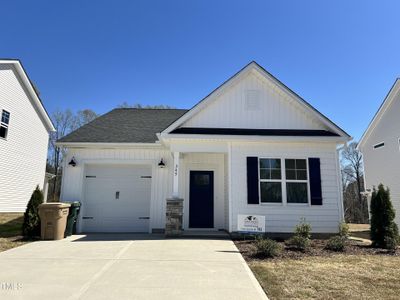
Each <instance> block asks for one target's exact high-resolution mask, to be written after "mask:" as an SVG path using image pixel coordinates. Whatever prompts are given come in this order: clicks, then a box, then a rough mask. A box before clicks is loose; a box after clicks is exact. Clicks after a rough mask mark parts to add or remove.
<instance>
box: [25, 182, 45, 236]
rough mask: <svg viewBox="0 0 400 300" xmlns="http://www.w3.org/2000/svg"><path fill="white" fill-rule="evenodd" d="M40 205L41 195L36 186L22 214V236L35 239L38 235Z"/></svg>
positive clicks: (41, 201)
mask: <svg viewBox="0 0 400 300" xmlns="http://www.w3.org/2000/svg"><path fill="white" fill-rule="evenodd" d="M42 203H43V193H42V191H41V190H40V189H39V186H37V187H36V189H35V190H34V191H33V193H32V196H31V199H30V200H29V202H28V206H27V207H26V211H25V214H24V223H23V224H22V233H23V235H24V236H26V237H35V236H39V235H40V218H39V205H40V204H42Z"/></svg>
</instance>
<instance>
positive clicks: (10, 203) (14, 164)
mask: <svg viewBox="0 0 400 300" xmlns="http://www.w3.org/2000/svg"><path fill="white" fill-rule="evenodd" d="M0 114H1V122H0V153H1V155H0V212H23V211H25V208H26V205H27V203H28V201H29V199H30V197H31V195H32V192H33V190H34V189H35V188H36V186H37V185H39V187H40V188H43V187H44V182H45V171H46V158H47V147H48V142H49V133H50V132H51V131H54V127H53V124H52V123H51V120H50V118H49V116H48V114H47V112H46V110H45V108H44V107H43V104H42V102H41V101H40V99H39V96H38V94H37V93H36V91H35V88H34V86H33V85H32V82H31V81H30V80H29V78H28V75H27V73H26V72H25V70H24V68H23V67H22V64H21V62H20V61H19V60H1V59H0Z"/></svg>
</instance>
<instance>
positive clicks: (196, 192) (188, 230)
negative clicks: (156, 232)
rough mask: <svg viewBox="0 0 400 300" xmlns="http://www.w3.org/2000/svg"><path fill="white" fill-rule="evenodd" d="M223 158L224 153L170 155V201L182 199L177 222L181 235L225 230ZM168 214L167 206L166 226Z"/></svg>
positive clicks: (224, 162) (195, 234) (225, 198)
mask: <svg viewBox="0 0 400 300" xmlns="http://www.w3.org/2000/svg"><path fill="white" fill-rule="evenodd" d="M227 159H228V158H227V154H226V153H196V152H173V166H172V167H173V179H172V180H173V182H172V186H173V190H172V198H171V199H181V200H182V205H181V211H180V214H181V216H180V220H179V221H178V222H180V223H181V224H179V226H180V229H181V230H182V231H183V233H184V235H190V236H200V235H202V234H203V235H204V233H207V234H208V235H210V234H216V235H220V234H221V233H222V232H226V231H229V222H228V210H229V208H228V207H229V203H228V172H227V170H228V168H227ZM175 211H176V209H175ZM168 215H169V213H168V204H167V220H166V224H168V222H169V220H168ZM175 222H176V221H175ZM166 228H167V230H166V231H168V225H167V226H166ZM183 233H182V234H183ZM166 234H167V235H169V234H168V232H166Z"/></svg>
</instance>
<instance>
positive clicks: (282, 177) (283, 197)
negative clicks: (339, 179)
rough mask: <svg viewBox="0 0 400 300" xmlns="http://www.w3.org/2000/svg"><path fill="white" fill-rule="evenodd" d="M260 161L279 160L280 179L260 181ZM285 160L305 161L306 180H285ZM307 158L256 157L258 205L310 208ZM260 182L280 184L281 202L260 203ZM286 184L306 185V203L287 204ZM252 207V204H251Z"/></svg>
mask: <svg viewBox="0 0 400 300" xmlns="http://www.w3.org/2000/svg"><path fill="white" fill-rule="evenodd" d="M260 159H279V160H280V161H281V179H280V180H279V179H261V178H260ZM286 159H304V160H305V161H306V167H307V170H306V174H307V180H294V179H286ZM308 159H309V157H304V156H295V155H294V156H274V155H271V156H269V157H267V156H259V157H258V197H259V199H258V205H266V206H302V207H304V206H309V207H311V187H310V174H309V172H310V167H309V165H308ZM261 180H263V181H264V182H281V188H282V202H280V203H278V202H262V201H261ZM287 182H299V183H307V203H288V202H287V189H286V183H287ZM253 205H254V204H253Z"/></svg>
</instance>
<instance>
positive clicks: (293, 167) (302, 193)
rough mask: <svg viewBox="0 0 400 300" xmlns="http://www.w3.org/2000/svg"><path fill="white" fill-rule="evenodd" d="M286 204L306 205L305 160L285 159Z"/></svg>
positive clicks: (306, 179)
mask: <svg viewBox="0 0 400 300" xmlns="http://www.w3.org/2000/svg"><path fill="white" fill-rule="evenodd" d="M285 171H286V172H285V173H286V197H287V203H308V176H307V160H306V159H285Z"/></svg>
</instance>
